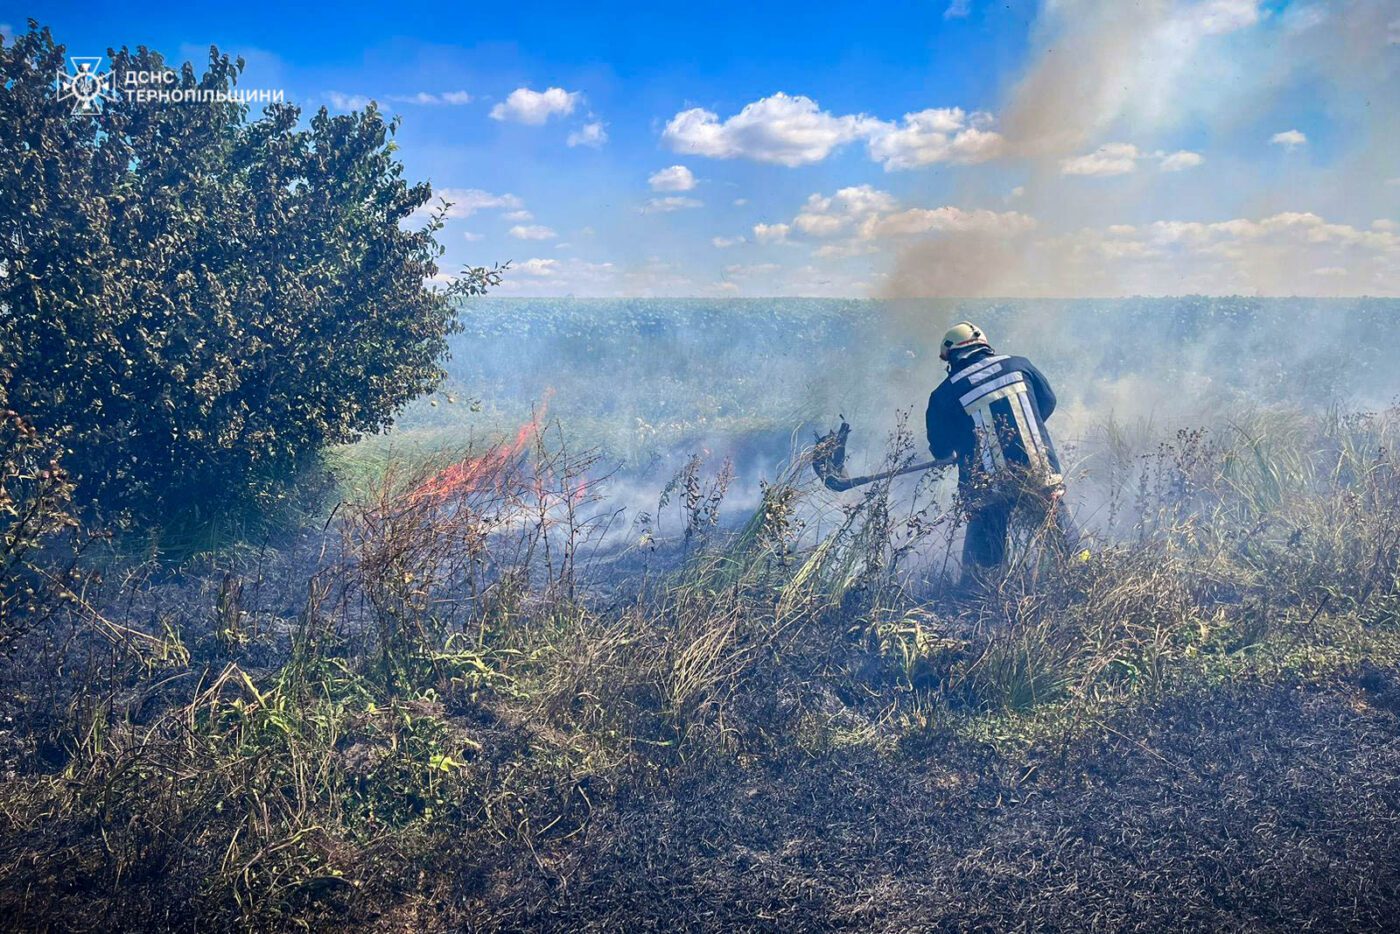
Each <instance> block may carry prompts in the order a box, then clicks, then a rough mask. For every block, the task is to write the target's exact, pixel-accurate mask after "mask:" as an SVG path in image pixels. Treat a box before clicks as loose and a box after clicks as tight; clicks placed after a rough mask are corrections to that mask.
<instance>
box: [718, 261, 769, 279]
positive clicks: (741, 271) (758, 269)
mask: <svg viewBox="0 0 1400 934" xmlns="http://www.w3.org/2000/svg"><path fill="white" fill-rule="evenodd" d="M782 268H783V267H782V266H779V265H778V264H777V263H751V264H748V265H745V264H743V263H736V264H734V265H732V266H725V267H724V274H725V275H726V276H737V277H745V276H763V275H767V274H768V273H772V272H777V271H778V270H779V269H782Z"/></svg>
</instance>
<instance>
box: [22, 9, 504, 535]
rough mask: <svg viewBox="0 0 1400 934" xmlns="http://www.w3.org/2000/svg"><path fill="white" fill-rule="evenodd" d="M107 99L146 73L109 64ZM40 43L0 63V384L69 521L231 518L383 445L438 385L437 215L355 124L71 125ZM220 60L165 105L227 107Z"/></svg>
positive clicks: (189, 73) (37, 33)
mask: <svg viewBox="0 0 1400 934" xmlns="http://www.w3.org/2000/svg"><path fill="white" fill-rule="evenodd" d="M108 57H109V58H110V59H111V71H112V73H113V76H114V78H115V80H116V82H117V84H118V89H119V90H120V85H121V83H122V81H123V80H124V79H123V77H122V76H124V75H126V74H127V73H129V72H164V71H165V70H166V68H167V65H166V63H165V61H164V60H163V59H162V57H161V56H160V55H159V54H157V53H156V52H152V51H149V50H147V49H145V48H138V49H137V50H136V51H134V52H133V51H129V50H127V49H122V50H120V51H116V52H112V51H109V52H108ZM66 65H67V62H66V60H65V50H64V48H63V47H62V46H59V45H56V44H55V43H54V41H53V38H52V37H51V35H50V34H49V32H48V30H47V29H40V28H39V27H38V26H37V25H36V24H34V23H32V22H31V24H30V29H29V31H28V32H27V33H26V34H24V35H20V36H17V37H16V38H15V39H14V40H13V42H12V43H10V44H9V45H7V46H5V47H4V48H0V85H3V86H4V87H5V93H4V94H3V95H0V269H3V271H4V272H3V275H0V370H3V371H5V372H6V373H7V374H8V375H7V377H6V382H7V384H8V386H7V388H8V393H9V397H10V403H9V404H10V405H11V406H12V407H13V408H15V409H17V410H18V411H21V412H24V413H25V414H26V416H27V417H30V418H32V420H33V422H34V424H35V426H36V427H37V428H38V429H39V430H40V431H41V432H44V433H46V434H51V435H53V436H55V437H57V438H59V439H60V440H61V443H62V444H63V445H64V447H65V448H66V449H67V455H66V457H65V463H66V464H67V465H68V467H69V469H70V470H71V471H72V473H73V475H74V478H75V480H76V482H77V484H78V496H79V497H80V499H81V500H82V501H83V502H84V504H87V503H94V502H95V503H97V504H100V506H101V507H103V511H105V512H117V511H124V512H129V513H130V514H131V515H132V516H133V517H134V518H136V519H137V520H142V519H146V520H149V519H152V518H157V517H159V518H160V519H162V521H164V520H166V519H176V520H177V521H182V520H188V518H189V516H190V515H191V514H192V513H198V514H200V515H201V516H203V515H209V514H213V513H216V512H222V511H226V510H233V509H241V508H243V507H245V506H247V505H248V504H249V503H251V502H254V501H256V500H258V499H259V498H260V497H264V496H266V495H268V494H269V493H271V492H274V491H275V490H276V489H277V486H278V484H279V483H281V482H284V481H285V479H286V478H288V477H291V476H294V475H295V474H296V473H297V472H298V470H299V469H300V468H302V467H303V466H305V465H306V464H307V463H308V462H309V461H312V460H313V459H314V458H316V457H317V456H318V454H319V452H320V451H321V450H322V449H323V448H324V447H325V446H327V445H331V444H338V443H343V442H347V441H352V440H354V439H356V438H357V437H359V436H360V435H362V434H363V433H366V432H374V431H377V430H379V429H382V428H384V427H385V426H387V425H388V424H389V423H390V422H391V421H392V419H393V417H394V414H395V413H396V412H397V411H398V409H399V408H400V407H401V406H403V405H404V404H405V403H406V402H408V401H409V400H411V399H413V398H414V397H415V396H418V395H420V394H421V393H423V392H425V391H427V390H429V389H431V388H432V387H433V386H434V385H436V383H437V382H438V380H439V379H440V378H441V371H440V368H439V361H440V359H441V358H442V356H443V353H444V351H445V350H446V342H445V339H446V336H447V335H448V334H449V333H450V332H451V331H452V330H453V328H454V321H455V318H454V311H453V300H454V298H455V297H456V296H457V295H460V294H476V293H479V292H481V291H482V290H483V289H484V288H485V287H486V286H487V285H489V284H491V283H492V282H493V281H495V277H496V273H495V271H488V270H484V269H475V270H468V271H467V272H466V273H465V274H464V276H463V277H462V278H460V279H458V280H456V283H455V285H454V286H452V287H448V288H435V287H432V286H430V285H429V281H430V280H431V279H432V277H433V276H435V275H436V274H437V272H438V267H437V260H438V259H439V258H440V256H441V253H442V250H441V247H440V246H439V245H438V244H437V242H436V239H435V236H434V235H435V233H436V231H437V230H438V229H440V213H439V214H438V215H434V216H433V217H432V218H430V219H425V220H423V221H422V222H421V223H418V224H416V226H415V224H414V223H413V220H412V218H413V216H414V212H415V211H417V210H418V209H420V208H422V207H423V206H424V205H425V204H426V203H427V202H428V200H429V198H430V195H431V192H430V190H429V187H428V186H427V185H426V184H417V185H410V184H408V183H407V182H406V181H405V180H404V178H403V166H402V165H401V163H399V162H398V160H397V159H396V157H395V146H394V143H393V141H392V136H393V134H394V131H395V125H394V124H393V123H392V122H386V121H385V120H384V118H383V117H382V115H381V114H380V113H379V112H378V110H377V109H376V108H375V107H374V106H373V105H371V106H370V107H368V108H367V109H365V110H363V111H359V112H356V113H351V114H346V115H341V116H331V115H330V114H328V113H327V112H326V110H325V109H324V108H323V109H322V110H320V111H319V112H318V113H316V114H314V115H312V116H311V118H310V119H309V120H308V121H305V122H303V121H302V120H301V113H300V110H299V109H298V108H297V107H294V106H290V105H286V104H281V103H275V104H271V105H269V106H267V107H266V109H265V110H264V112H263V115H262V116H261V117H258V118H256V119H250V116H249V114H248V108H247V106H246V105H243V104H240V103H235V102H224V103H214V102H200V103H171V102H165V103H161V102H158V101H142V100H138V99H128V98H127V97H125V96H120V99H118V100H116V101H114V102H109V103H107V104H106V106H105V108H104V109H103V110H102V112H101V113H100V114H97V115H82V114H74V113H72V112H71V108H72V104H71V102H67V101H60V100H58V99H57V96H56V95H55V94H54V91H53V80H54V78H53V76H54V74H55V73H61V72H63V71H65V68H66ZM242 69H243V63H242V61H241V60H240V61H231V60H230V59H229V57H228V56H226V55H221V54H219V52H218V50H217V49H213V48H211V49H210V53H209V62H208V67H207V69H206V70H205V71H204V72H203V74H200V73H199V72H197V71H196V69H195V68H194V67H193V66H192V65H190V64H184V65H183V66H181V67H179V68H178V69H174V70H173V74H174V75H175V76H176V78H175V81H174V83H173V84H169V85H165V87H172V88H173V87H178V88H183V89H190V88H196V87H197V88H202V89H207V90H211V91H219V90H224V91H227V90H230V89H233V88H234V86H235V85H236V83H237V81H238V79H239V76H240V74H241V72H242Z"/></svg>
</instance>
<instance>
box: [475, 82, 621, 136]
mask: <svg viewBox="0 0 1400 934" xmlns="http://www.w3.org/2000/svg"><path fill="white" fill-rule="evenodd" d="M582 96H583V95H582V94H580V93H579V92H578V91H566V90H564V89H563V88H546V89H545V90H543V91H532V90H530V89H529V88H516V89H515V90H514V91H511V92H510V96H509V97H507V98H506V99H505V100H504V101H503V102H501V103H499V104H497V105H496V106H495V107H492V108H491V119H493V120H509V121H511V122H514V123H525V124H528V125H530V126H539V125H541V124H543V123H544V122H545V121H546V120H548V119H549V118H550V117H554V116H566V115H568V114H571V113H573V112H574V108H575V107H576V106H578V102H579V100H580V99H581V98H582ZM600 129H601V127H600Z"/></svg>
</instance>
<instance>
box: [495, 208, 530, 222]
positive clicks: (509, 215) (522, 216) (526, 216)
mask: <svg viewBox="0 0 1400 934" xmlns="http://www.w3.org/2000/svg"><path fill="white" fill-rule="evenodd" d="M501 219H502V220H507V221H532V220H534V219H535V215H534V214H532V213H530V212H529V211H524V210H521V211H507V212H506V213H504V214H502V215H501Z"/></svg>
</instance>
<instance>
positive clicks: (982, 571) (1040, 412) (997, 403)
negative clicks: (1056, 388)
mask: <svg viewBox="0 0 1400 934" xmlns="http://www.w3.org/2000/svg"><path fill="white" fill-rule="evenodd" d="M939 357H940V358H941V359H942V360H944V361H945V362H946V363H947V364H948V376H947V378H945V379H944V380H943V382H942V383H940V384H939V386H938V388H937V389H935V390H934V391H933V394H932V395H931V396H929V400H928V413H927V415H926V417H925V423H926V426H927V428H928V445H929V450H930V451H932V452H933V456H934V457H936V458H940V459H941V458H949V457H952V458H956V460H957V464H958V490H959V492H960V494H961V496H962V500H963V503H964V504H965V506H966V508H967V512H968V524H967V529H966V532H965V537H964V541H963V581H964V583H965V584H979V583H986V582H987V581H988V580H989V578H990V575H991V573H993V572H995V571H997V570H998V569H999V568H1000V567H1001V564H1002V562H1003V560H1004V559H1005V557H1006V542H1007V535H1008V532H1009V528H1010V523H1011V518H1012V515H1013V514H1014V513H1015V512H1016V510H1017V508H1018V507H1022V508H1028V509H1030V510H1033V514H1034V515H1035V516H1037V517H1039V518H1043V519H1044V520H1045V523H1046V527H1047V528H1048V529H1050V530H1051V531H1052V532H1053V533H1054V535H1053V538H1052V541H1054V542H1055V544H1057V545H1058V546H1060V547H1061V548H1062V549H1063V550H1064V554H1066V555H1075V556H1083V555H1084V554H1085V553H1084V552H1082V551H1081V545H1080V537H1079V530H1078V529H1077V528H1076V526H1075V524H1074V521H1073V519H1072V518H1071V517H1070V515H1069V512H1068V510H1067V508H1066V505H1065V502H1064V491H1065V488H1064V478H1063V477H1062V476H1061V473H1060V460H1059V457H1058V456H1057V455H1056V454H1055V446H1054V444H1053V443H1051V440H1050V432H1049V430H1048V429H1047V428H1046V426H1045V421H1046V419H1048V418H1049V417H1050V415H1051V414H1052V413H1053V412H1054V411H1055V393H1054V392H1053V391H1051V389H1050V383H1049V382H1048V381H1047V380H1046V379H1045V376H1044V374H1042V373H1041V372H1040V371H1039V370H1037V369H1036V368H1035V367H1034V366H1032V365H1031V362H1030V361H1029V360H1027V359H1026V358H1025V357H1013V356H1007V355H1004V354H998V353H997V352H996V351H994V350H993V349H992V346H991V344H990V343H988V341H987V337H986V335H985V334H984V333H983V332H982V329H981V328H979V327H977V326H976V325H975V324H972V323H970V322H967V321H962V322H960V323H958V324H955V325H953V327H952V328H951V329H949V331H948V333H947V334H946V335H944V337H943V345H942V349H941V351H940V353H939Z"/></svg>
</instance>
